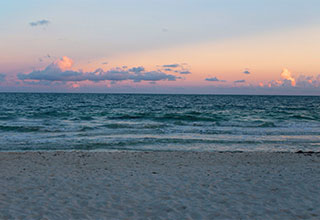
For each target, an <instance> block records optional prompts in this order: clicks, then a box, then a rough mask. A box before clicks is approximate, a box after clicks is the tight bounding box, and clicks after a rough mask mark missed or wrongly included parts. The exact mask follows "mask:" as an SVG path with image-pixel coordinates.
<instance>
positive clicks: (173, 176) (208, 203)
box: [0, 152, 320, 219]
mask: <svg viewBox="0 0 320 220" xmlns="http://www.w3.org/2000/svg"><path fill="white" fill-rule="evenodd" d="M0 168H1V169H0V219H12V218H18V219H20V218H22V219H240V218H241V219H299V218H301V219H304V218H305V219H319V218H320V154H295V153H262V152H260V153H258V152H255V153H218V152H217V153H207V152H203V153H196V152H22V153H14V152H2V153H0Z"/></svg>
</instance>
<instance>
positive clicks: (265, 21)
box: [0, 0, 320, 95]
mask: <svg viewBox="0 0 320 220" xmlns="http://www.w3.org/2000/svg"><path fill="white" fill-rule="evenodd" d="M319 10H320V1H318V0H307V1H301V0H259V1H256V0H242V1H239V0H197V1H195V0H137V1H132V0H64V1H62V0H28V1H20V0H19V1H18V0H10V1H9V0H6V1H5V0H3V1H1V2H0V91H1V92H106V93H107V92H120V93H122V92H124V93H127V92H134V93H136V92H137V93H204V94H280V95H281V94H283V95H286V94H300V95H304V94H311V95H320V75H319V74H320V53H319V51H320V40H319V39H320V13H319Z"/></svg>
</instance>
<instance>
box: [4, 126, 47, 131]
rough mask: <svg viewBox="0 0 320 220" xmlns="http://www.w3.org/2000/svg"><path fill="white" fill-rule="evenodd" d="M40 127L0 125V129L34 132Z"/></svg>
mask: <svg viewBox="0 0 320 220" xmlns="http://www.w3.org/2000/svg"><path fill="white" fill-rule="evenodd" d="M40 129H41V127H40V126H12V125H11V126H7V125H0V131H16V132H35V131H39V130H40Z"/></svg>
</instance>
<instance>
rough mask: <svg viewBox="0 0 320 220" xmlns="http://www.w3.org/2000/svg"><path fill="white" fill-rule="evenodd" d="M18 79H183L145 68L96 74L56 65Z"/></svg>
mask: <svg viewBox="0 0 320 220" xmlns="http://www.w3.org/2000/svg"><path fill="white" fill-rule="evenodd" d="M17 77H18V79H20V80H23V81H26V80H39V81H51V82H80V81H86V80H88V81H92V82H99V81H113V82H117V81H125V80H131V81H134V82H141V81H149V82H152V81H154V82H155V81H161V80H168V81H175V80H177V79H181V78H180V77H177V76H174V75H170V74H165V73H163V72H161V71H149V72H147V71H145V69H144V67H134V68H131V69H130V70H124V69H121V68H119V67H118V68H115V69H111V70H108V71H106V72H105V71H103V70H102V69H97V70H95V71H94V72H81V71H72V70H66V71H62V70H61V69H59V68H57V67H56V66H55V65H52V64H50V65H49V66H48V67H47V68H45V69H44V70H40V71H33V72H31V73H28V74H22V73H19V74H17Z"/></svg>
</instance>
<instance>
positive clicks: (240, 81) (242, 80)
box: [234, 79, 246, 83]
mask: <svg viewBox="0 0 320 220" xmlns="http://www.w3.org/2000/svg"><path fill="white" fill-rule="evenodd" d="M245 82H246V81H245V80H244V79H240V80H236V81H234V83H245Z"/></svg>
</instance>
